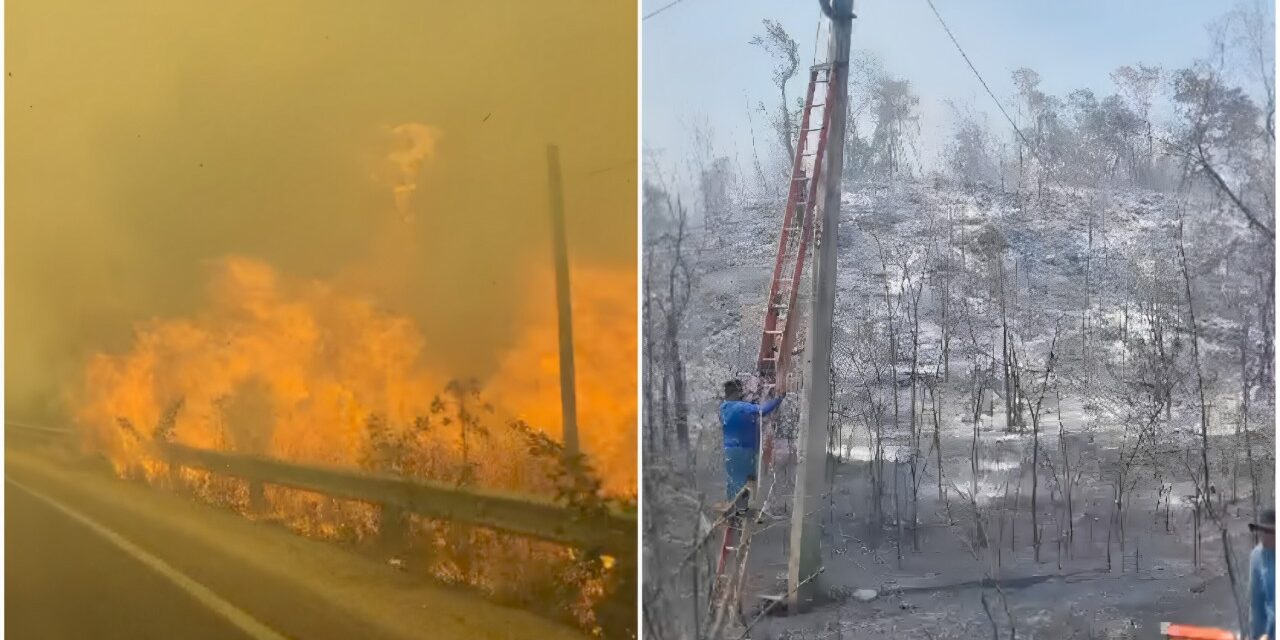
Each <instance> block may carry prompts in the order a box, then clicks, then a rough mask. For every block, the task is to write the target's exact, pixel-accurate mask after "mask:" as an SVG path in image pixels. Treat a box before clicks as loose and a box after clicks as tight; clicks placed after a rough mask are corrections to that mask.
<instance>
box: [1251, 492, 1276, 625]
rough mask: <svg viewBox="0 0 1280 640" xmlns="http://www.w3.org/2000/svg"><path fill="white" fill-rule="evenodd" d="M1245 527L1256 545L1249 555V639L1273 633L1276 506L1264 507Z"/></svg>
mask: <svg viewBox="0 0 1280 640" xmlns="http://www.w3.org/2000/svg"><path fill="white" fill-rule="evenodd" d="M1258 520H1259V521H1258V522H1253V523H1250V524H1249V529H1250V530H1252V531H1253V532H1254V533H1256V534H1257V535H1258V546H1256V547H1254V548H1253V553H1251V554H1250V555H1249V602H1250V605H1249V607H1250V615H1249V626H1250V627H1251V631H1250V633H1249V638H1250V640H1256V639H1257V638H1267V639H1269V640H1272V639H1274V638H1275V637H1276V510H1275V509H1267V510H1265V511H1263V512H1262V513H1261V514H1260V517H1259V518H1258Z"/></svg>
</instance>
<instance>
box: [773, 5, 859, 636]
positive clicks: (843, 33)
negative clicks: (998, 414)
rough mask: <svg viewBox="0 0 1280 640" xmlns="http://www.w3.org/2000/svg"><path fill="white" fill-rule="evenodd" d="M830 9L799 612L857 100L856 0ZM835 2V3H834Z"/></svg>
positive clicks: (820, 463)
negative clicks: (848, 121)
mask: <svg viewBox="0 0 1280 640" xmlns="http://www.w3.org/2000/svg"><path fill="white" fill-rule="evenodd" d="M820 2H821V4H823V12H824V13H826V14H827V15H828V17H829V18H831V42H830V49H829V50H828V52H827V60H828V62H829V63H830V64H831V72H830V75H829V76H828V77H829V78H830V83H829V84H828V85H827V96H826V99H825V100H824V102H825V103H826V104H825V106H824V108H826V109H830V110H831V111H830V112H829V114H830V120H829V121H828V130H827V146H826V153H825V158H824V160H825V161H826V166H825V167H823V169H822V171H823V176H822V178H823V184H822V194H823V198H822V225H821V226H820V227H819V228H818V236H817V245H818V246H817V251H818V259H817V260H816V261H815V262H814V271H813V295H812V297H811V298H810V299H809V302H810V308H809V332H808V344H806V345H805V350H804V357H805V382H806V383H807V388H806V389H805V395H806V397H805V401H804V404H803V405H801V407H800V424H801V426H802V429H801V431H800V443H799V448H800V465H799V469H798V470H797V472H796V493H795V502H794V504H793V505H792V510H791V551H790V553H791V557H790V558H788V562H787V593H788V594H789V596H788V599H787V606H788V607H789V608H790V609H791V612H792V613H799V612H800V611H801V610H802V609H804V608H806V607H807V606H808V605H809V604H811V603H812V602H813V601H814V596H815V594H816V593H818V589H817V587H818V580H817V574H818V573H819V572H820V571H821V566H822V537H821V530H820V526H821V521H822V515H821V509H822V492H823V489H824V487H825V484H826V482H825V476H826V474H825V466H826V463H827V432H828V429H829V427H830V422H831V342H832V333H833V331H832V324H833V322H834V319H835V302H836V245H837V242H836V238H837V235H836V227H837V225H838V224H839V222H840V192H841V189H840V181H841V178H842V177H843V176H844V138H845V116H846V114H847V113H848V110H847V109H846V106H845V105H846V104H847V103H848V101H849V96H848V88H849V36H850V32H851V31H852V29H853V0H833V2H831V5H832V6H831V7H830V8H828V6H826V5H827V3H826V1H825V0H820ZM828 9H829V10H828Z"/></svg>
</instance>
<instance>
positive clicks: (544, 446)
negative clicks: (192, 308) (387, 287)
mask: <svg viewBox="0 0 1280 640" xmlns="http://www.w3.org/2000/svg"><path fill="white" fill-rule="evenodd" d="M574 277H575V279H576V281H575V283H574V284H575V290H574V291H575V293H576V294H577V295H576V298H577V299H576V300H575V302H576V303H577V305H576V309H575V322H576V325H577V326H576V327H575V328H576V352H577V354H578V362H579V371H580V377H579V383H578V394H579V403H578V405H579V412H580V423H581V424H582V425H583V429H582V431H583V432H582V434H581V440H582V442H583V446H584V450H585V456H584V460H583V461H581V463H580V464H579V465H566V464H565V463H564V455H563V451H562V449H561V447H560V444H559V436H560V434H559V425H560V421H559V387H558V384H557V382H556V380H557V378H556V372H557V366H558V363H557V357H556V353H557V343H556V326H555V313H554V308H553V307H552V305H549V304H546V303H545V301H543V300H542V299H533V297H534V296H541V297H546V294H545V292H546V291H549V290H550V286H549V284H550V282H551V276H550V274H549V273H538V274H535V275H534V276H533V280H534V282H533V284H534V285H536V286H530V287H528V288H527V289H526V290H527V291H529V292H530V299H529V300H526V301H523V307H524V309H517V310H516V311H524V313H520V314H517V317H520V318H522V319H524V320H525V324H523V325H522V326H523V329H522V331H521V332H518V335H517V338H516V341H515V343H514V345H513V346H512V347H511V348H510V349H509V351H508V352H507V355H506V356H505V357H504V358H503V359H502V361H501V365H500V366H499V367H498V368H497V370H496V372H495V373H493V374H492V375H491V376H490V377H489V378H488V379H487V380H484V381H456V380H450V378H449V377H448V376H447V375H446V374H445V373H444V372H441V371H437V370H434V369H433V368H432V367H431V363H430V341H429V340H428V338H427V337H425V336H423V335H422V334H421V333H420V332H419V330H418V328H417V327H416V326H415V323H414V322H413V321H411V320H410V319H409V318H407V317H403V316H398V315H395V314H392V313H388V312H386V311H385V310H383V309H380V308H379V307H378V305H377V304H375V303H374V302H373V301H371V300H369V299H366V298H363V297H361V296H359V295H355V294H352V293H350V292H348V291H345V290H342V288H341V287H338V286H335V285H332V284H328V283H325V282H319V281H306V280H300V279H293V278H289V277H286V276H282V275H281V274H279V273H277V271H276V270H275V269H273V268H272V267H271V266H269V265H268V264H266V263H263V262H260V261H256V260H252V259H248V258H242V257H233V258H227V259H224V260H222V261H221V262H219V263H218V264H217V266H216V269H215V271H214V274H213V277H212V278H211V282H210V285H209V288H208V296H209V305H208V307H207V308H206V310H204V311H203V312H201V313H199V314H198V315H195V316H193V317H189V318H176V319H154V320H150V321H147V322H145V323H142V324H140V325H139V326H138V327H137V328H136V335H135V340H134V343H133V346H132V349H131V350H129V351H128V352H127V353H122V354H107V353H98V354H95V355H94V356H92V358H90V360H89V362H88V364H87V367H86V370H85V374H84V379H83V386H82V387H81V388H80V389H79V390H78V391H77V393H76V394H75V399H74V406H75V412H76V422H77V425H78V428H79V429H80V431H81V434H82V436H83V442H84V445H85V447H87V448H88V449H90V450H92V451H95V452H99V453H101V454H103V455H104V456H105V457H106V458H107V459H108V460H110V462H111V464H112V465H113V467H114V468H115V470H116V472H117V473H118V474H120V475H121V476H124V477H131V478H138V479H142V480H145V481H147V482H149V483H152V484H156V485H159V486H163V487H167V488H171V489H175V490H179V491H182V492H186V493H189V494H191V495H194V496H197V497H199V498H200V499H203V500H205V501H208V502H212V503H215V504H219V505H222V506H225V507H228V508H232V509H234V510H236V511H238V512H240V513H243V514H245V515H247V516H252V517H259V518H266V519H270V520H274V521H277V522H280V523H282V524H284V525H286V526H288V527H290V528H292V529H293V530H295V531H297V532H299V533H301V534H304V535H307V536H313V537H318V538H324V539H330V540H336V541H340V542H343V543H348V544H351V545H355V546H370V545H372V544H373V542H374V541H375V539H376V535H377V534H378V512H377V507H375V506H373V505H369V504H364V503H359V502H354V501H348V500H339V499H334V498H329V497H326V496H323V495H319V494H314V493H309V492H303V491H298V490H293V489H287V488H280V487H270V486H268V487H267V488H266V490H265V502H266V505H267V508H266V509H262V510H254V509H251V508H250V502H251V499H250V496H249V493H250V492H249V487H248V483H247V482H245V481H243V480H238V479H234V478H226V477H221V476H214V475H211V474H208V473H206V472H201V471H194V470H188V469H182V470H171V469H169V468H168V467H167V465H166V464H165V463H164V462H162V461H161V460H160V459H158V458H157V457H156V456H155V455H154V454H153V451H154V449H153V448H152V445H153V444H154V443H156V442H157V441H165V442H174V443H179V444H183V445H187V446H191V447H198V448H203V449H214V450H220V451H227V452H234V453H242V454H252V455H258V456H266V457H270V458H275V459H280V460H285V461H291V462H298V463H309V464H319V465H327V466H336V467H347V468H354V469H362V470H366V471H370V472H378V473H390V474H395V475H400V476H405V477H408V478H414V479H422V480H430V481H435V482H442V483H450V484H456V485H458V486H473V487H481V488H486V489H500V490H507V491H512V492H518V493H522V494H531V495H540V496H544V497H548V498H554V499H556V500H558V501H561V502H564V503H567V504H569V505H570V506H573V507H578V508H582V509H599V508H604V507H605V506H606V505H608V504H611V503H615V504H616V503H631V502H633V501H634V494H635V486H636V475H635V474H636V469H635V462H634V448H633V446H634V445H633V443H634V442H635V416H636V408H635V397H634V394H633V390H634V388H635V369H634V367H633V366H632V363H634V362H635V333H634V332H635V311H636V309H635V299H634V297H632V296H631V295H629V294H630V292H631V291H633V290H634V289H633V286H634V285H633V284H632V283H633V282H634V275H633V274H632V273H630V272H626V271H624V270H619V271H612V270H605V269H594V270H593V269H582V270H579V271H576V272H575V273H574ZM570 466H576V467H578V468H579V469H582V470H584V471H579V472H577V473H575V472H572V471H571V470H570V469H568V468H567V467H570ZM594 469H600V470H603V471H602V472H600V473H599V474H597V472H596V471H594ZM408 529H409V538H410V543H409V544H410V551H409V553H408V554H406V556H407V557H406V558H405V559H403V560H402V562H403V563H404V564H405V566H406V567H407V568H412V569H414V570H421V571H425V572H427V573H429V574H431V575H432V576H434V577H435V578H437V579H439V580H442V581H445V582H447V583H450V584H458V585H465V586H468V587H472V588H476V589H478V590H480V591H482V592H484V593H485V594H487V595H489V596H491V597H494V598H496V599H498V600H500V601H505V602H510V603H512V604H518V605H521V606H525V607H529V608H535V609H541V610H544V611H545V610H548V609H550V610H552V611H554V613H556V614H557V615H561V616H565V617H569V618H571V619H573V620H574V621H575V622H577V623H578V624H581V625H583V626H586V627H587V628H591V629H597V630H598V629H599V627H601V626H608V625H607V624H606V623H607V621H606V620H602V619H601V618H602V616H601V615H600V614H599V613H598V610H599V605H600V604H601V603H602V602H603V601H605V600H606V599H607V597H608V595H609V593H610V591H611V590H613V589H615V588H616V585H615V584H614V583H615V582H617V576H614V575H612V573H614V572H611V571H610V570H609V567H610V566H611V565H612V562H611V560H610V559H608V558H601V557H598V556H593V555H592V554H584V553H581V552H578V551H575V550H572V549H567V548H565V547H560V546H557V545H553V544H550V543H545V542H538V541H533V540H529V539H525V538H520V537H517V536H512V535H508V534H504V533H500V532H496V531H491V530H486V529H482V528H478V527H474V526H467V525H459V524H454V523H449V522H444V521H436V520H431V519H427V518H420V517H416V516H414V517H411V519H410V522H409V527H408Z"/></svg>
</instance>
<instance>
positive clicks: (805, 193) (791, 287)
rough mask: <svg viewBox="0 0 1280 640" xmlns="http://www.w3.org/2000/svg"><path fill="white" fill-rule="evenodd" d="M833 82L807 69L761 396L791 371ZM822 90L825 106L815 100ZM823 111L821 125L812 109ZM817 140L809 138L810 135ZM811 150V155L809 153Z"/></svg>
mask: <svg viewBox="0 0 1280 640" xmlns="http://www.w3.org/2000/svg"><path fill="white" fill-rule="evenodd" d="M830 82H831V65H829V64H820V65H816V66H814V67H812V68H810V69H809V89H808V93H807V95H806V96H805V102H804V111H803V112H802V114H801V117H800V135H799V136H798V139H797V140H796V155H795V158H794V160H793V161H792V164H791V181H790V183H789V187H788V191H787V205H786V209H785V210H784V211H783V214H782V229H781V231H780V232H779V234H778V257H777V259H776V260H775V261H774V264H773V278H772V280H771V281H770V283H769V297H768V298H767V300H766V308H765V313H764V331H763V333H762V334H761V338H760V355H759V359H758V361H757V367H756V368H757V373H758V375H759V378H760V391H761V392H762V393H763V392H765V391H767V390H769V389H771V388H772V387H773V386H775V385H776V384H777V382H778V380H779V379H780V378H781V379H783V380H785V379H786V375H787V374H788V373H789V372H790V364H791V352H792V351H793V343H794V342H795V337H796V331H797V329H798V326H799V324H800V318H799V314H796V313H792V310H793V309H795V307H796V302H797V301H798V298H799V292H800V278H801V276H802V275H803V274H804V262H805V257H806V255H807V253H808V249H809V245H810V244H812V242H813V227H814V220H815V218H816V216H815V213H814V212H815V208H816V206H817V202H818V185H819V183H820V182H821V179H822V160H823V156H824V155H825V153H826V149H827V128H828V126H829V124H830V121H831V118H830V112H829V111H828V109H826V106H825V105H826V95H827V89H826V86H829V85H830ZM818 85H824V87H823V88H822V91H821V100H822V102H814V96H815V95H816V94H818ZM815 109H820V110H821V114H820V115H819V116H818V118H817V119H818V120H819V121H820V122H821V124H820V125H818V126H817V127H813V126H811V123H812V122H813V121H814V113H813V112H814V110H815ZM815 133H816V134H817V136H816V140H810V138H811V137H813V136H812V134H815ZM810 148H812V151H810ZM760 444H761V449H760V464H759V467H758V473H757V475H756V478H757V479H758V480H759V479H762V478H764V472H765V470H766V469H767V465H768V464H769V463H770V462H771V461H772V457H773V434H772V430H771V429H761V442H760Z"/></svg>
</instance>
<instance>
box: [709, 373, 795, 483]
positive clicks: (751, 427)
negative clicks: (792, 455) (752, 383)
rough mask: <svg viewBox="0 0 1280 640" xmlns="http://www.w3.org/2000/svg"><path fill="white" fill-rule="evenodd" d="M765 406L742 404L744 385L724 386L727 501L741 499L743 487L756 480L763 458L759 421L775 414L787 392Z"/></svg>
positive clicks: (730, 383) (722, 409)
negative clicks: (757, 470)
mask: <svg viewBox="0 0 1280 640" xmlns="http://www.w3.org/2000/svg"><path fill="white" fill-rule="evenodd" d="M779 391H780V393H779V395H778V396H777V397H775V398H773V399H771V400H768V401H767V402H765V403H764V404H762V405H759V404H753V403H750V402H746V401H745V400H743V390H742V382H741V381H740V380H730V381H728V382H726V383H724V402H723V403H721V404H720V426H721V427H722V428H723V429H724V470H725V475H726V476H728V483H727V486H726V489H727V494H728V499H729V500H733V499H734V498H735V497H737V496H738V492H739V491H741V490H742V487H743V486H745V485H746V484H747V482H750V481H752V480H755V479H756V462H757V460H758V457H759V454H760V418H761V417H763V416H767V415H769V414H770V413H773V410H774V409H777V408H778V405H780V404H782V399H783V398H784V397H786V395H787V392H786V390H783V389H780V390H779ZM739 506H741V505H739Z"/></svg>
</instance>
